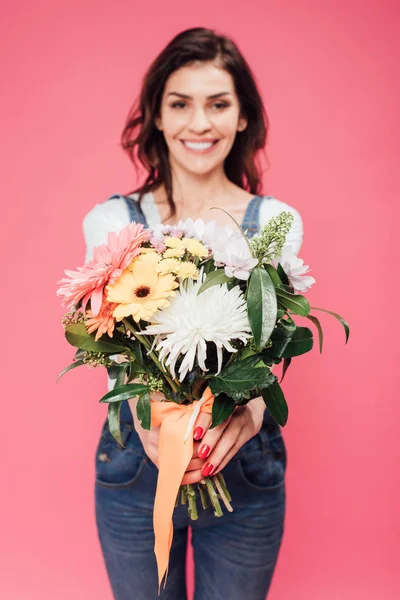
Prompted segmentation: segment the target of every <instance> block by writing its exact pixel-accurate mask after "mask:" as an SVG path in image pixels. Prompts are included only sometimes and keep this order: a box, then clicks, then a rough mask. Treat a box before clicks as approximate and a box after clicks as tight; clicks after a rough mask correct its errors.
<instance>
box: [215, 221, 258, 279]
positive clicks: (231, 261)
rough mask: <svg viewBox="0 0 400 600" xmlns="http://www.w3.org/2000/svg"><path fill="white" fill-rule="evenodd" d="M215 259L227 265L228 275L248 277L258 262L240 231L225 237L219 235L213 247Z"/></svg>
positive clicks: (226, 273) (241, 277) (239, 277)
mask: <svg viewBox="0 0 400 600" xmlns="http://www.w3.org/2000/svg"><path fill="white" fill-rule="evenodd" d="M212 252H213V255H214V260H215V261H217V262H218V263H219V264H223V265H225V275H227V277H237V278H238V279H244V280H246V279H248V278H249V275H250V271H251V270H252V269H254V267H255V266H256V265H257V264H258V260H257V258H254V257H253V255H252V254H251V251H250V248H249V246H248V244H247V242H246V240H245V239H244V237H243V235H242V234H241V233H240V231H234V232H232V233H231V235H230V236H229V237H228V239H223V238H222V237H220V236H218V237H217V238H216V239H215V241H214V245H213V247H212Z"/></svg>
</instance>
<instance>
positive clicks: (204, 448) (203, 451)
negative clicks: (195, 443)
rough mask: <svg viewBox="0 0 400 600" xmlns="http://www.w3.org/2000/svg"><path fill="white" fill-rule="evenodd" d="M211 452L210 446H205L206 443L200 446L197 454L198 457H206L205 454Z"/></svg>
mask: <svg viewBox="0 0 400 600" xmlns="http://www.w3.org/2000/svg"><path fill="white" fill-rule="evenodd" d="M210 452H211V448H210V446H207V444H204V446H201V448H200V449H199V451H198V456H199V458H203V459H204V458H207V456H208V455H209V454H210Z"/></svg>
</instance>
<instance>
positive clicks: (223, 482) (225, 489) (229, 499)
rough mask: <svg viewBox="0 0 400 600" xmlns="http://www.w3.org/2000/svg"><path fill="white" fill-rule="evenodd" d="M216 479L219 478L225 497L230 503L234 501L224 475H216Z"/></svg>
mask: <svg viewBox="0 0 400 600" xmlns="http://www.w3.org/2000/svg"><path fill="white" fill-rule="evenodd" d="M215 477H218V479H219V482H220V484H221V487H222V489H223V490H224V493H225V496H226V497H227V498H228V502H230V501H231V500H232V496H231V495H230V493H229V491H228V488H227V486H226V481H225V478H224V476H223V475H222V473H221V472H219V473H217V474H216V475H215Z"/></svg>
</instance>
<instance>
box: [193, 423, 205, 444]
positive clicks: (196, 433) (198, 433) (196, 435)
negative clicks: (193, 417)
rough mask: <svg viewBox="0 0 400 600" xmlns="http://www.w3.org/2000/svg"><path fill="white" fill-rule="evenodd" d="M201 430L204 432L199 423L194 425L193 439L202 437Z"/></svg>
mask: <svg viewBox="0 0 400 600" xmlns="http://www.w3.org/2000/svg"><path fill="white" fill-rule="evenodd" d="M203 432H204V429H203V428H202V427H200V425H199V426H198V427H196V429H195V430H194V432H193V438H194V439H195V440H199V439H201V438H202V437H203Z"/></svg>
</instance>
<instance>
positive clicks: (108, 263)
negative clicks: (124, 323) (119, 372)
mask: <svg viewBox="0 0 400 600" xmlns="http://www.w3.org/2000/svg"><path fill="white" fill-rule="evenodd" d="M148 239H149V233H148V231H147V230H145V229H144V225H143V224H142V223H135V221H133V222H132V223H130V224H129V225H127V226H126V227H123V228H122V229H121V230H120V231H119V232H118V233H117V232H115V231H111V232H110V233H109V234H108V236H107V243H106V244H101V245H100V246H96V247H95V248H94V249H93V258H92V260H90V261H89V262H87V263H86V264H85V265H83V267H77V270H76V271H69V270H65V271H64V273H65V274H66V275H68V277H70V278H71V279H66V278H63V279H61V280H60V281H59V282H58V283H63V284H64V285H63V286H61V287H60V288H59V289H58V290H57V296H64V299H63V300H62V305H65V306H67V307H68V308H69V309H71V308H72V307H73V306H75V305H76V304H77V303H78V302H79V301H80V300H82V310H85V309H86V305H87V303H88V301H89V300H90V308H91V311H92V316H93V317H97V315H98V314H99V312H100V309H101V306H102V301H103V290H104V287H105V286H106V285H107V284H108V283H109V284H111V285H112V284H113V283H115V281H116V280H117V278H118V277H119V276H120V275H121V274H122V272H123V271H124V269H126V267H127V266H128V265H129V264H130V263H131V261H132V259H133V258H134V257H135V256H137V255H138V254H140V252H141V245H142V244H143V242H146V241H147V240H148Z"/></svg>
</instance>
